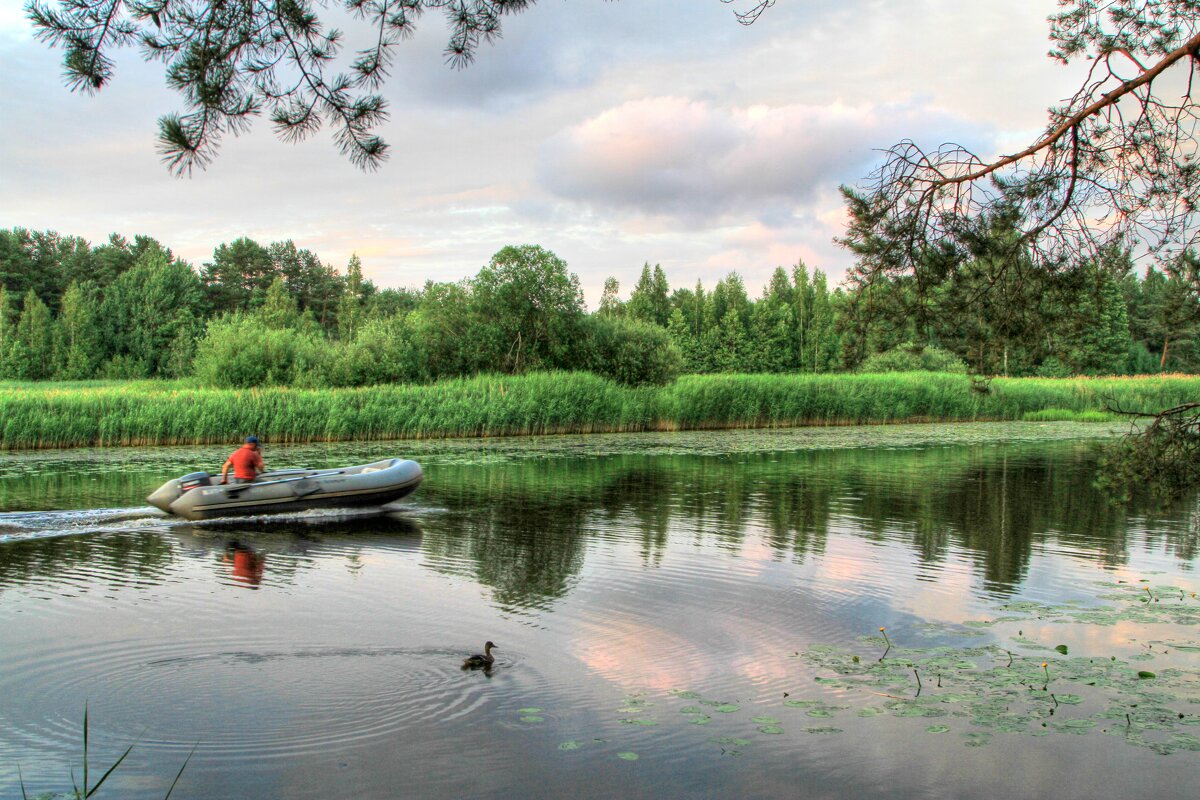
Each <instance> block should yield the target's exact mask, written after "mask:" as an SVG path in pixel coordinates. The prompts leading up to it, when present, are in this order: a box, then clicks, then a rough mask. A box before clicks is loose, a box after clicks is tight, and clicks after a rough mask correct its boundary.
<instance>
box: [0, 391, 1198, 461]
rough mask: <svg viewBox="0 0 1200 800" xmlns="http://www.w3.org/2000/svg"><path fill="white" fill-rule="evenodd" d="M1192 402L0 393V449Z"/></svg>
mask: <svg viewBox="0 0 1200 800" xmlns="http://www.w3.org/2000/svg"><path fill="white" fill-rule="evenodd" d="M1197 397H1200V376H1168V377H1158V376H1155V377H1134V378H1073V379H1061V380H1059V379H1042V378H1012V379H996V380H994V381H992V383H991V387H990V391H988V392H986V393H980V392H977V391H974V390H973V389H972V388H971V385H970V382H969V381H968V380H967V379H966V378H964V377H963V376H961V375H942V374H932V373H890V374H883V375H691V376H686V377H684V378H681V379H679V380H678V381H676V382H675V383H673V384H671V385H670V386H665V387H661V388H637V389H634V388H628V387H624V386H620V385H618V384H615V383H612V382H609V381H606V380H603V379H601V378H598V377H596V376H594V375H591V374H587V373H540V374H533V375H525V376H521V377H511V376H481V377H476V378H467V379H459V380H448V381H442V382H439V383H436V384H431V385H417V386H377V387H370V388H362V389H314V390H307V389H290V388H269V389H249V390H222V389H206V388H196V387H193V386H191V385H189V384H187V383H184V382H170V381H143V382H132V383H112V382H99V383H95V382H93V383H37V384H12V383H9V384H3V383H0V447H4V448H10V449H27V448H52V447H84V446H113V445H150V444H212V443H221V442H230V441H234V440H236V439H238V438H239V437H240V436H241V435H243V434H244V433H249V432H255V433H257V434H258V435H260V436H263V437H264V438H265V439H266V440H267V441H272V442H309V441H344V440H349V439H401V438H437V437H462V436H508V435H522V434H548V433H595V432H621V431H644V430H688V429H692V430H695V429H713V428H751V427H788V426H796V425H859V424H883V423H895V422H928V421H941V422H958V421H973V420H987V419H991V420H1019V419H1026V418H1034V419H1036V418H1038V417H1039V415H1040V416H1043V417H1045V416H1047V415H1049V418H1058V419H1063V418H1081V419H1087V418H1095V416H1096V414H1095V412H1100V411H1103V410H1104V409H1105V406H1106V403H1115V404H1117V405H1119V406H1120V407H1122V408H1125V409H1141V410H1153V409H1162V408H1165V407H1168V406H1172V405H1175V404H1178V403H1181V402H1185V401H1188V400H1194V399H1196V398H1197ZM1055 415H1058V416H1055ZM1071 415H1075V416H1071Z"/></svg>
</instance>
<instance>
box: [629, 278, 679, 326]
mask: <svg viewBox="0 0 1200 800" xmlns="http://www.w3.org/2000/svg"><path fill="white" fill-rule="evenodd" d="M670 292H671V287H670V286H669V285H668V284H667V275H666V273H664V272H663V269H662V267H661V266H659V265H655V267H654V270H653V271H651V269H650V264H649V262H647V263H646V264H645V266H643V267H642V276H641V277H640V278H638V282H637V285H635V286H634V287H633V291H632V292H631V293H630V295H629V302H628V303H627V304H626V306H625V308H626V311H627V312H628V314H629V316H630V317H632V318H633V319H640V320H642V321H643V322H653V323H654V324H655V325H660V326H662V327H664V328H665V327H666V326H667V322H668V321H669V320H670V318H671V299H670Z"/></svg>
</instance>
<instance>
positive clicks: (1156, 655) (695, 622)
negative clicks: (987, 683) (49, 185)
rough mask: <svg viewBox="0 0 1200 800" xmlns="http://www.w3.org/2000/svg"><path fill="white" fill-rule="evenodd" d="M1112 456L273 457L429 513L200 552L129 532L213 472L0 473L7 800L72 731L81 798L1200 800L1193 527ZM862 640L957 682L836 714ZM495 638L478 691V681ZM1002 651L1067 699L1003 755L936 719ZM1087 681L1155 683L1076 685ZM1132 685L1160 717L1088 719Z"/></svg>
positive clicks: (198, 544) (184, 530) (1087, 441)
mask: <svg viewBox="0 0 1200 800" xmlns="http://www.w3.org/2000/svg"><path fill="white" fill-rule="evenodd" d="M1109 434H1110V432H1109V431H1107V430H1105V429H1104V428H1102V427H1097V426H1080V425H1063V424H1028V423H1026V424H998V425H960V426H897V427H889V428H853V429H804V430H789V431H750V432H713V433H688V434H637V435H628V436H579V437H547V438H537V439H502V440H483V441H446V442H434V443H412V442H406V443H402V444H397V443H379V442H374V443H370V444H359V445H344V444H343V445H323V446H304V447H299V446H298V447H291V448H284V447H272V446H270V445H268V446H267V449H266V457H267V461H268V465H269V466H273V467H283V466H313V467H325V466H333V465H336V464H340V463H347V462H363V461H367V460H372V459H376V458H381V457H385V456H389V455H404V456H411V457H415V458H417V459H418V460H420V461H421V463H422V465H423V466H424V467H425V470H426V476H427V477H426V483H425V485H424V486H423V487H422V488H421V489H420V490H419V491H418V493H417V494H416V495H414V496H413V497H412V498H411V499H410V500H406V501H404V502H403V503H401V504H400V505H399V506H397V507H396V508H395V509H394V510H390V511H388V512H386V513H383V512H379V511H370V510H367V511H356V512H348V513H337V512H322V513H313V514H299V515H292V516H287V517H282V518H255V519H250V520H240V521H214V522H209V523H188V522H183V521H180V520H175V519H171V518H168V517H164V516H163V515H161V514H159V513H158V512H156V511H154V510H152V509H149V508H147V507H145V506H144V503H143V502H142V500H141V498H142V497H144V495H145V494H147V493H148V492H149V491H150V490H152V489H153V488H155V487H156V486H157V485H158V484H159V483H161V482H162V481H163V480H165V479H166V478H168V477H173V476H176V475H178V474H181V473H183V472H186V471H190V470H192V469H194V468H197V467H200V468H205V467H207V468H209V469H214V468H216V467H217V466H218V465H219V464H220V462H221V461H222V460H223V458H224V456H225V454H226V453H225V451H224V449H222V448H156V449H149V450H104V451H97V450H90V451H61V452H44V453H14V454H6V455H0V796H2V797H9V796H20V788H19V782H18V777H17V768H18V765H19V767H20V771H21V775H22V776H23V780H24V783H25V785H26V786H27V787H28V788H29V790H30V793H31V795H32V794H36V793H38V792H43V791H65V790H67V789H69V788H70V783H71V771H72V769H73V768H74V770H75V773H76V777H77V779H78V778H79V777H80V769H79V764H80V759H81V747H82V736H81V730H80V726H81V720H82V715H83V709H84V706H85V704H86V706H87V708H88V713H89V716H90V721H91V732H90V734H91V742H90V744H91V747H92V754H91V757H92V764H93V766H92V769H93V779H94V775H95V773H94V770H95V769H96V766H95V765H96V764H102V765H104V766H107V764H108V763H111V761H112V760H113V759H115V758H116V757H117V756H119V755H120V753H121V752H122V751H123V750H124V749H125V747H127V746H128V745H129V744H130V743H132V742H135V741H136V746H135V748H134V750H133V752H132V753H131V755H130V756H129V758H128V760H127V761H126V762H125V763H124V764H122V766H121V768H120V769H119V770H118V771H117V772H116V773H114V775H113V777H112V778H110V783H109V784H107V785H106V787H105V790H111V791H109V796H119V797H131V798H143V797H144V798H161V797H162V796H163V794H165V792H166V788H167V787H168V786H169V785H170V782H171V780H172V779H173V777H174V774H175V772H176V770H177V769H178V768H179V765H180V764H181V763H182V762H183V759H184V758H185V757H186V755H187V753H188V752H189V751H190V750H191V749H192V748H193V746H194V747H195V748H196V749H195V754H194V756H193V757H192V760H191V762H190V763H189V765H188V768H187V770H186V772H185V773H184V777H183V778H182V780H181V781H180V784H179V786H178V787H177V789H176V790H175V794H174V795H172V796H173V797H183V798H187V797H197V798H199V797H256V798H272V797H280V798H283V797H288V798H292V797H296V798H309V797H311V798H318V797H320V798H327V797H336V796H364V797H513V796H528V797H557V796H563V795H567V794H570V795H574V796H581V797H611V796H614V795H618V794H624V795H628V796H650V795H652V794H653V795H658V796H683V795H687V796H693V797H714V798H716V797H735V796H738V797H778V796H795V795H797V794H800V795H801V796H806V797H807V796H812V797H846V796H861V797H880V798H882V797H894V796H955V797H965V798H973V797H979V798H983V797H988V798H990V797H994V796H996V794H997V792H998V791H1003V792H1004V793H1005V794H1008V795H1010V796H1014V797H1029V796H1035V795H1038V794H1041V795H1047V796H1048V795H1051V794H1053V795H1055V796H1058V797H1063V796H1066V797H1085V796H1086V797H1101V796H1116V795H1118V794H1119V793H1134V792H1137V793H1138V794H1141V795H1146V796H1155V797H1191V796H1193V794H1194V786H1195V785H1196V781H1197V779H1200V755H1198V752H1197V749H1191V748H1190V744H1189V743H1190V742H1191V741H1192V740H1191V739H1189V738H1187V737H1189V736H1192V735H1193V734H1196V733H1200V727H1194V725H1196V724H1197V723H1200V641H1198V640H1200V633H1198V632H1197V627H1196V625H1195V624H1193V619H1192V617H1190V616H1189V614H1191V613H1192V611H1191V608H1192V606H1190V605H1188V604H1189V603H1191V604H1194V605H1195V606H1196V608H1198V609H1200V601H1197V600H1195V599H1194V598H1192V597H1190V594H1191V593H1192V592H1196V591H1198V590H1200V579H1198V578H1197V576H1196V574H1195V567H1196V563H1197V544H1198V543H1197V525H1196V519H1195V513H1194V511H1195V508H1196V499H1195V498H1189V499H1188V500H1187V501H1186V502H1185V503H1184V504H1182V505H1181V506H1179V507H1176V508H1173V509H1168V510H1155V509H1151V508H1149V507H1148V506H1145V505H1139V504H1136V503H1135V504H1133V505H1131V506H1114V505H1112V504H1110V503H1108V502H1107V500H1106V498H1104V497H1103V496H1101V495H1100V494H1099V493H1098V492H1097V491H1096V490H1095V489H1094V488H1093V487H1092V479H1093V476H1094V471H1095V468H1096V462H1097V457H1098V452H1099V447H1100V446H1101V443H1102V441H1103V440H1102V438H1097V437H1103V436H1106V435H1109ZM1142 581H1145V583H1144V584H1143V583H1142ZM1166 587H1172V589H1171V590H1170V591H1172V592H1177V593H1178V597H1176V595H1175V594H1169V593H1168V589H1167V588H1166ZM1143 591H1144V592H1146V593H1147V594H1150V595H1151V597H1152V598H1154V599H1153V600H1152V599H1150V598H1146V599H1145V602H1144V603H1141V602H1140V601H1141V600H1142V598H1141V597H1139V596H1138V594H1139V593H1140V592H1143ZM1156 603H1157V604H1156ZM1110 612H1111V613H1110ZM1105 614H1107V615H1108V616H1104V615H1105ZM997 620H999V622H996V621H997ZM964 623H971V624H966V625H965V624H964ZM880 627H885V628H886V632H887V635H888V637H889V641H891V642H892V643H894V644H895V645H896V651H895V652H894V654H893V653H889V659H890V663H894V664H896V665H897V667H898V669H899V671H901V672H902V671H903V669H906V667H903V663H908V662H903V663H902V661H901V660H898V659H909V660H910V661H912V663H917V661H918V660H919V659H921V658H928V655H929V653H931V652H937V653H949V654H951V656H950V657H951V658H952V662H947V663H948V664H949V663H960V662H961V663H968V659H967V657H966V655H962V654H969V655H970V661H969V663H970V665H971V666H970V668H967V667H964V666H959V667H952V666H947V667H946V668H945V669H946V674H945V675H942V676H939V677H938V678H935V677H934V675H933V674H932V673H930V672H928V669H929V667H928V666H927V664H928V663H930V662H928V661H921V662H920V668H921V669H926V670H927V672H926V679H925V683H924V684H923V685H922V688H921V694H920V695H919V696H918V695H917V687H916V684H915V681H914V682H913V685H912V686H911V687H907V686H906V687H902V688H895V687H892V688H888V689H886V691H879V690H877V689H876V690H872V689H869V688H867V689H864V688H863V687H862V686H857V685H852V684H847V683H841V682H838V681H837V680H834V679H835V678H836V677H838V674H839V673H838V670H839V669H844V670H850V671H853V670H859V669H865V667H866V666H867V665H875V664H878V663H879V662H878V658H879V656H880V655H881V653H882V652H883V647H884V646H885V645H884V644H883V642H882V640H881V639H880V633H879V628H880ZM485 639H491V640H494V641H495V642H496V643H497V644H498V645H499V648H500V649H499V650H498V651H497V652H496V655H497V656H498V662H497V665H496V667H495V668H494V669H493V670H492V671H491V672H490V673H487V674H485V673H483V672H478V671H477V672H463V671H461V670H460V669H459V664H460V662H461V660H462V658H463V656H465V655H467V654H469V653H472V652H477V651H479V650H480V649H481V646H482V644H483V642H484V640H485ZM1057 645H1061V646H1062V647H1064V648H1066V649H1068V650H1069V653H1070V655H1069V656H1066V655H1062V654H1060V653H1059V652H1058V651H1054V650H1053V649H1052V648H1053V647H1054V646H1057ZM989 647H990V648H992V649H991V650H984V649H982V648H989ZM932 648H946V649H945V650H944V651H933V650H931V649H932ZM997 648H998V649H997ZM1001 650H1002V651H1003V652H1005V653H1010V654H1012V655H1010V656H1008V657H1007V658H1008V659H1009V660H1010V661H1011V660H1013V659H1015V660H1016V664H1017V666H1021V665H1026V666H1028V667H1029V668H1030V669H1033V668H1034V667H1036V666H1037V665H1038V664H1040V663H1042V661H1043V660H1046V661H1047V663H1052V664H1053V669H1054V673H1053V676H1052V677H1051V681H1056V682H1055V683H1053V684H1052V685H1050V686H1048V687H1047V689H1046V691H1045V692H1042V686H1041V685H1040V684H1039V685H1036V686H1035V685H1033V684H1034V683H1037V681H1036V680H1034V679H1033V678H1028V676H1027V678H1028V679H1027V681H1026V682H1027V683H1029V684H1030V685H1029V687H1028V688H1027V689H1026V688H1022V689H1021V693H1022V695H1021V698H1020V699H1021V700H1022V702H1023V701H1024V700H1025V699H1026V698H1031V700H1030V702H1032V703H1034V704H1035V711H1037V714H1035V715H1034V716H1032V717H1028V718H1021V719H1014V718H1012V715H1011V714H1010V716H1009V717H1005V718H1003V720H1002V723H1003V724H998V723H994V722H993V721H992V720H991V718H988V717H986V716H985V715H981V714H980V713H978V711H977V710H976V711H972V710H970V708H969V705H970V701H968V700H965V699H964V700H956V699H955V697H954V696H953V694H952V693H951V690H950V688H949V685H950V684H951V682H952V681H953V680H955V678H956V676H957V677H958V678H959V679H962V678H963V677H964V676H976V677H973V678H971V680H976V678H979V679H980V680H982V678H983V677H986V678H988V679H989V680H990V679H991V677H992V676H994V675H999V674H1000V673H999V672H994V670H996V669H1000V670H1001V671H1002V668H1003V666H1004V665H1003V663H999V664H997V663H996V662H997V661H1000V662H1002V661H1003V660H1004V659H1005V658H1006V657H1005V656H1003V655H997V654H998V653H1000V652H1001ZM960 655H961V656H962V657H960ZM852 657H858V659H859V660H858V661H856V662H853V663H851V662H850V659H851V658H852ZM1080 659H1083V660H1084V661H1086V660H1088V659H1092V660H1095V661H1096V662H1101V661H1107V662H1109V663H1112V664H1117V665H1131V666H1129V669H1134V668H1136V670H1144V671H1147V672H1153V673H1154V675H1155V678H1154V679H1146V680H1145V681H1141V682H1138V681H1137V680H1136V676H1135V678H1134V680H1133V681H1132V683H1130V682H1129V681H1126V682H1125V683H1123V684H1121V686H1120V687H1116V688H1113V687H1106V686H1104V685H1090V686H1089V685H1087V684H1086V681H1084V680H1083V679H1082V678H1080V679H1073V678H1072V677H1070V675H1071V670H1072V669H1073V668H1075V669H1077V668H1078V667H1079V664H1080V663H1083V662H1082V661H1080ZM1113 659H1116V660H1115V661H1114V660H1113ZM883 663H884V664H887V663H889V661H885V662H883ZM937 669H941V667H937ZM954 670H957V671H956V672H954V674H951V672H952V671H954ZM1047 670H1049V667H1048V668H1047ZM980 676H982V677H980ZM1035 677H1036V676H1035ZM1048 677H1050V676H1049V675H1048ZM817 678H820V679H821V682H818V681H817V680H816V679H817ZM942 678H944V681H945V684H946V685H945V686H943V687H937V686H935V685H934V682H935V680H939V679H942ZM1101 683H1103V682H1101ZM1134 684H1136V687H1135V688H1138V690H1139V691H1142V695H1138V698H1137V699H1138V701H1139V707H1140V708H1142V709H1143V712H1145V710H1146V709H1148V708H1151V707H1152V708H1154V709H1157V710H1156V711H1155V713H1156V714H1158V715H1159V717H1161V718H1162V719H1161V720H1160V719H1159V718H1158V717H1154V718H1153V719H1151V717H1150V716H1147V715H1146V713H1143V714H1142V716H1140V717H1138V716H1136V714H1137V713H1138V712H1136V711H1135V712H1134V713H1135V716H1134V717H1131V718H1130V719H1129V720H1125V719H1120V720H1117V719H1116V717H1115V716H1114V715H1115V713H1116V712H1113V714H1110V716H1108V717H1105V716H1102V715H1103V714H1105V713H1106V712H1107V711H1111V710H1112V709H1113V708H1116V707H1117V706H1114V705H1113V704H1114V703H1117V704H1118V705H1119V704H1120V703H1126V704H1132V703H1133V701H1132V700H1130V699H1129V698H1130V697H1131V696H1132V695H1130V694H1128V692H1131V691H1133V689H1131V688H1130V686H1132V685H1134ZM1146 687H1154V691H1156V692H1157V693H1158V694H1156V695H1154V696H1153V697H1150V698H1149V699H1146V698H1145V697H1144V696H1143V695H1145V693H1146V692H1147V691H1150V689H1148V688H1146ZM910 690H911V691H910ZM1005 691H1011V689H1005ZM939 692H941V694H940V695H939ZM1053 692H1057V693H1058V695H1057V696H1062V697H1064V698H1068V697H1070V698H1074V697H1079V698H1080V701H1079V703H1078V704H1074V703H1073V701H1066V702H1064V703H1063V704H1061V705H1060V704H1059V703H1058V702H1057V700H1055V705H1054V706H1053V707H1052V706H1050V705H1049V701H1048V700H1047V699H1046V698H1048V696H1049V694H1051V693H1053ZM1122 692H1124V694H1122ZM884 695H887V696H886V697H885V696H884ZM927 701H928V702H931V703H932V702H943V703H944V704H943V705H941V706H928V707H926V706H920V705H917V704H918V703H926V702H927ZM1039 703H1040V704H1042V705H1044V706H1045V708H1047V709H1050V708H1053V710H1054V713H1053V714H1043V712H1041V711H1040V710H1039V709H1041V708H1042V705H1037V704H1039ZM922 708H924V709H925V711H927V712H928V713H923V714H912V715H910V714H909V713H908V712H909V711H912V710H913V709H922ZM935 711H936V712H938V713H937V714H934V713H933V712H935ZM1168 711H1169V712H1170V713H1171V714H1174V715H1175V716H1173V717H1171V718H1170V719H1167V712H1168ZM876 712H878V713H876ZM860 714H863V716H860ZM866 714H872V715H871V716H866ZM1038 715H1042V716H1038ZM933 716H936V719H931V717H933ZM1067 723H1072V724H1071V725H1068V724H1067ZM1085 723H1090V724H1089V725H1085ZM943 729H944V730H943ZM1192 738H1193V739H1194V738H1195V737H1194V736H1193V737H1192ZM1155 748H1157V749H1155ZM1197 748H1200V741H1198V742H1197ZM798 787H799V788H798ZM98 796H103V791H102V793H101V795H98Z"/></svg>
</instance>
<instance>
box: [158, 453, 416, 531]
mask: <svg viewBox="0 0 1200 800" xmlns="http://www.w3.org/2000/svg"><path fill="white" fill-rule="evenodd" d="M424 477H425V475H424V473H423V472H421V465H420V464H418V463H417V462H415V461H408V460H405V459H400V458H389V459H386V460H384V461H375V462H373V463H370V464H362V465H360V466H357V467H342V468H340V469H324V470H319V469H285V470H277V471H275V472H264V473H262V474H261V475H259V476H258V479H257V480H255V481H254V482H253V483H236V484H235V483H230V484H221V483H220V479H219V478H214V477H213V476H212V475H210V474H209V473H207V472H193V473H191V474H188V475H184V476H183V477H182V478H175V479H174V480H170V481H167V482H166V483H164V484H163V485H162V486H160V487H159V488H158V490H157V491H155V492H154V494H152V495H150V496H149V497H147V498H146V500H147V501H148V502H149V503H150V505H152V506H155V507H157V508H161V509H162V510H163V511H166V512H168V513H170V514H176V515H178V516H181V517H187V518H188V519H211V518H213V517H233V516H246V515H250V514H278V513H280V512H288V511H305V510H307V509H310V508H340V507H343V506H380V505H384V504H385V503H391V502H393V501H395V500H399V499H400V498H402V497H405V496H406V495H409V494H412V493H413V492H414V491H416V489H417V487H418V486H420V485H421V479H422V478H424Z"/></svg>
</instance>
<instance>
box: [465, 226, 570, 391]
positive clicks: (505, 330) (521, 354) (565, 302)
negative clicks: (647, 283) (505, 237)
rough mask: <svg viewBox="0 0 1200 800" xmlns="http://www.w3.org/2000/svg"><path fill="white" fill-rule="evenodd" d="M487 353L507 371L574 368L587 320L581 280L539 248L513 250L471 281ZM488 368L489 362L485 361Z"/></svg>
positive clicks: (504, 252) (501, 253) (478, 326)
mask: <svg viewBox="0 0 1200 800" xmlns="http://www.w3.org/2000/svg"><path fill="white" fill-rule="evenodd" d="M471 306H472V309H473V311H474V316H475V319H476V320H477V323H476V325H475V330H477V331H479V334H480V344H481V345H482V351H483V352H487V353H488V354H489V356H488V358H489V360H490V363H491V364H492V365H494V366H495V367H499V368H501V369H503V370H504V371H506V372H514V373H517V372H525V371H528V370H531V369H557V368H562V369H569V368H571V367H573V366H576V365H575V364H572V363H571V355H572V347H573V345H574V343H575V342H576V341H577V339H578V335H579V330H580V325H581V320H582V318H583V315H584V305H583V292H582V291H581V290H580V288H579V278H578V277H576V276H575V275H574V274H573V273H570V272H568V271H567V263H566V262H565V261H563V260H562V259H561V258H559V257H558V256H556V255H554V253H552V252H550V251H549V250H544V249H543V248H541V247H539V246H537V245H521V246H519V247H514V246H509V247H505V248H504V249H502V250H500V251H499V252H498V253H496V254H495V255H494V256H492V260H491V262H490V263H489V264H488V265H487V266H486V267H484V268H483V269H481V270H480V271H479V274H478V275H477V276H475V279H474V280H473V281H471ZM485 363H487V362H485Z"/></svg>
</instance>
